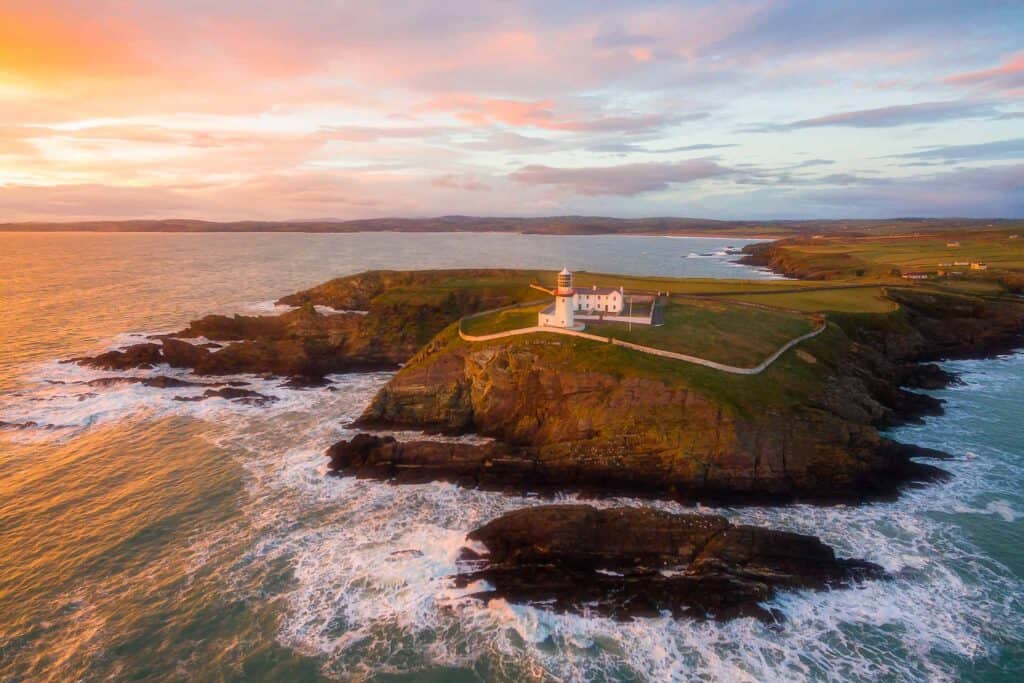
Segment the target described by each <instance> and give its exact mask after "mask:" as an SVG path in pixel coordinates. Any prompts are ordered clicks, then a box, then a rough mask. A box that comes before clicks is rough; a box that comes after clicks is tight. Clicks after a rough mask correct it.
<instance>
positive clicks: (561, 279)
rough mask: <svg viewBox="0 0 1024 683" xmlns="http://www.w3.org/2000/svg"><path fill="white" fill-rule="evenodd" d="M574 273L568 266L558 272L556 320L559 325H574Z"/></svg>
mask: <svg viewBox="0 0 1024 683" xmlns="http://www.w3.org/2000/svg"><path fill="white" fill-rule="evenodd" d="M575 293H576V292H575V291H574V290H573V288H572V273H570V272H569V269H568V268H562V272H560V273H559V274H558V279H557V280H556V286H555V312H554V313H555V314H554V321H555V325H556V326H557V327H572V326H573V324H574V321H573V314H572V313H573V301H572V297H573V294H575Z"/></svg>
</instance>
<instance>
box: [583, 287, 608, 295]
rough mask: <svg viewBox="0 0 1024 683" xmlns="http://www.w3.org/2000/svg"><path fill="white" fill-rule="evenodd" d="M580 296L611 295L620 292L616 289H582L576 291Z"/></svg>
mask: <svg viewBox="0 0 1024 683" xmlns="http://www.w3.org/2000/svg"><path fill="white" fill-rule="evenodd" d="M576 291H577V292H578V293H580V294H611V293H612V292H617V291H619V290H618V289H617V288H616V287H591V288H589V289H587V288H586V287H580V288H579V289H577V290H576Z"/></svg>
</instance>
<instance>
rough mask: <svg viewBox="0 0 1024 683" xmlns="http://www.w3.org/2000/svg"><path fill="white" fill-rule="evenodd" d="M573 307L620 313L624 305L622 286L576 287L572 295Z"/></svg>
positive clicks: (595, 311) (590, 310) (594, 311)
mask: <svg viewBox="0 0 1024 683" xmlns="http://www.w3.org/2000/svg"><path fill="white" fill-rule="evenodd" d="M572 305H573V309H575V310H577V311H586V312H588V313H589V312H593V313H613V314H615V315H618V314H619V313H622V310H623V308H625V305H626V297H625V296H624V291H623V289H622V287H619V288H618V289H615V288H614V287H598V286H596V285H595V286H593V287H591V288H590V289H577V290H576V293H575V294H574V295H573V297H572Z"/></svg>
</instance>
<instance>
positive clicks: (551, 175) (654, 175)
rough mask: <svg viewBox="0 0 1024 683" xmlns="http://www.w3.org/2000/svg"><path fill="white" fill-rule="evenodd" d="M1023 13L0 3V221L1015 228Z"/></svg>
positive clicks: (700, 5)
mask: <svg viewBox="0 0 1024 683" xmlns="http://www.w3.org/2000/svg"><path fill="white" fill-rule="evenodd" d="M1022 34H1024V5H1021V4H1020V3H1014V2H977V1H974V2H960V1H952V0H951V1H948V2H935V1H934V0H932V1H928V2H925V1H923V0H922V1H918V0H913V1H910V2H902V3H898V5H894V4H893V3H887V2H836V3H832V2H830V3H821V2H812V1H809V0H808V1H806V2H803V1H794V2H783V1H781V0H756V1H752V2H742V1H738V2H725V3H710V2H687V3H680V2H633V3H624V2H568V3H558V4H557V6H555V5H552V3H540V2H498V1H494V2H491V1H483V2H472V3H470V2H465V3H463V2H456V3H444V4H441V5H439V4H438V3H433V2H409V3H403V4H402V5H401V7H394V8H390V9H389V8H385V7H383V6H381V5H380V4H379V3H350V2H289V3H284V2H275V1H271V0H260V1H256V2H248V3H215V2H205V1H201V0H186V1H183V2H182V1H179V2H164V1H163V0H150V1H147V2H124V1H121V0H93V1H90V2H85V1H80V0H67V1H60V0H43V1H41V2H37V3H26V2H0V112H2V114H0V117H2V118H0V212H2V218H0V220H2V221H20V220H71V219H91V218H147V217H148V218H166V217H192V218H205V219H212V220H234V219H267V220H283V219H298V218H327V217H334V218H360V217H374V216H395V215H402V216H429V215H439V214H447V213H461V214H489V215H496V214H501V215H550V214H562V213H583V214H603V215H621V216H651V215H686V216H707V217H715V218H771V217H812V216H813V217H834V216H863V217H882V216H893V215H939V216H946V215H972V216H1022V215H1024V190H1022V187H1024V51H1022V50H1021V35H1022Z"/></svg>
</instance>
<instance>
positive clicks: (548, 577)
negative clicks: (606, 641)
mask: <svg viewBox="0 0 1024 683" xmlns="http://www.w3.org/2000/svg"><path fill="white" fill-rule="evenodd" d="M468 538H469V540H471V541H474V542H477V543H480V544H482V545H483V546H484V547H485V548H486V551H485V552H482V553H478V552H476V551H475V550H471V549H469V548H467V549H465V550H464V551H463V556H462V562H461V572H460V574H458V575H457V577H456V584H457V585H459V586H469V585H471V584H473V583H474V582H476V581H486V582H487V584H488V585H489V586H490V588H488V589H485V590H482V591H480V592H478V593H475V594H473V597H476V598H479V599H482V600H487V599H492V598H504V599H506V600H508V601H510V602H514V603H526V604H542V605H543V606H544V607H546V608H549V609H554V610H556V611H574V612H579V611H584V610H586V611H587V612H590V613H593V612H597V613H601V614H605V615H608V616H612V617H615V618H620V619H624V618H629V617H633V616H656V615H658V614H661V613H664V612H670V613H672V614H673V615H675V616H684V615H685V616H691V617H697V618H705V617H714V618H732V617H738V616H757V617H761V618H775V617H777V616H778V615H775V614H771V613H769V612H768V611H767V610H766V609H765V608H764V607H762V606H761V605H760V603H762V602H763V601H765V600H768V599H770V598H771V597H772V596H773V595H774V593H775V591H776V589H779V588H785V589H796V588H802V589H822V588H826V587H840V586H848V585H850V584H852V583H854V582H857V581H862V580H865V579H875V578H881V577H883V576H884V575H885V574H884V572H883V570H882V569H881V567H879V566H877V565H875V564H872V563H870V562H865V561H862V560H846V559H837V558H836V556H835V553H834V552H833V550H832V549H831V548H830V547H829V546H827V545H825V544H823V543H822V542H821V541H819V540H818V539H817V538H815V537H813V536H804V535H800V534H794V533H789V532H784V531H775V530H771V529H763V528H759V527H753V526H736V525H733V524H731V523H729V522H728V521H727V520H726V519H725V518H723V517H720V516H717V515H690V514H686V515H676V514H670V513H667V512H661V511H657V510H652V509H648V508H612V509H605V510H599V509H596V508H594V507H591V506H588V505H544V506H539V507H532V508H526V509H522V510H517V511H515V512H511V513H508V514H506V515H503V516H501V517H499V518H497V519H495V520H492V521H490V522H488V523H487V524H485V525H483V526H481V527H480V528H478V529H476V530H474V531H473V532H471V533H470V534H469V536H468Z"/></svg>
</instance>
